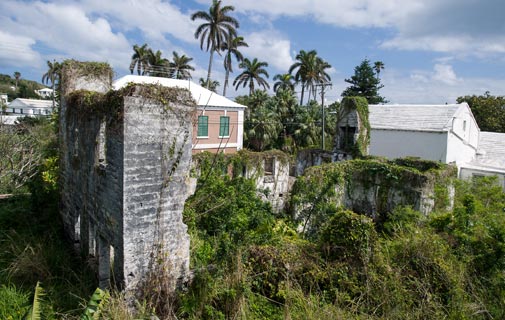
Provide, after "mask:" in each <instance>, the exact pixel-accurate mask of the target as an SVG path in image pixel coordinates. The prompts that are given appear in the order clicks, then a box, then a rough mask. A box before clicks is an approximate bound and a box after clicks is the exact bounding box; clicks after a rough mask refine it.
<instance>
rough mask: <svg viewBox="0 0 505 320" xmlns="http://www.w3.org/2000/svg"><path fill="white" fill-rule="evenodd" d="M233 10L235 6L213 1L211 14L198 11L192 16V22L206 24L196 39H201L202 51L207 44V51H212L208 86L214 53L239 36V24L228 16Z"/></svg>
mask: <svg viewBox="0 0 505 320" xmlns="http://www.w3.org/2000/svg"><path fill="white" fill-rule="evenodd" d="M233 10H235V7H233V6H221V1H220V0H212V5H211V6H210V8H209V12H206V11H197V12H195V13H193V14H192V15H191V20H192V21H195V20H196V19H201V20H204V23H202V24H201V25H199V26H198V28H196V31H195V38H196V39H198V38H200V49H202V50H203V47H204V43H206V45H205V47H206V49H205V50H206V51H210V57H209V69H208V72H207V84H210V74H211V70H212V58H213V56H214V52H216V51H219V50H220V49H221V48H222V44H223V43H224V42H226V41H227V40H229V39H232V38H234V37H236V36H237V31H236V29H238V28H239V23H238V21H237V20H236V19H235V18H233V17H231V16H229V15H228V14H229V13H230V12H231V11H233Z"/></svg>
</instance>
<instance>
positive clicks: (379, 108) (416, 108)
mask: <svg viewBox="0 0 505 320" xmlns="http://www.w3.org/2000/svg"><path fill="white" fill-rule="evenodd" d="M462 108H463V109H464V108H469V107H468V105H467V104H466V103H461V104H441V105H414V104H404V105H387V104H386V105H369V106H368V109H369V111H370V113H369V121H370V127H371V128H372V129H385V130H407V131H434V132H441V131H447V130H448V129H450V128H451V121H452V118H453V117H454V116H455V114H456V113H457V112H458V110H461V109H462Z"/></svg>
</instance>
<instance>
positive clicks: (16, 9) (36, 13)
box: [0, 1, 130, 66]
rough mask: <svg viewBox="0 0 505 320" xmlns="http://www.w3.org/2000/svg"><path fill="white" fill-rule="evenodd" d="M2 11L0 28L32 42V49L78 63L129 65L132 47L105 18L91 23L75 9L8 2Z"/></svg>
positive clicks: (52, 4)
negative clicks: (62, 56)
mask: <svg viewBox="0 0 505 320" xmlns="http://www.w3.org/2000/svg"><path fill="white" fill-rule="evenodd" d="M0 9H1V10H2V12H4V13H6V15H5V16H3V17H1V19H0V21H1V22H0V27H1V28H2V29H3V30H9V31H10V32H11V33H14V32H15V34H16V36H17V37H20V38H30V39H33V43H32V45H36V46H37V47H38V48H41V47H42V48H46V50H47V49H48V48H49V49H51V51H54V50H56V51H58V52H60V53H61V54H63V55H67V56H68V57H72V58H76V59H82V60H94V61H104V60H106V61H107V62H109V63H111V64H112V65H113V66H124V65H127V64H128V62H129V54H128V52H129V50H130V45H129V44H128V41H127V40H126V38H125V36H124V35H123V34H121V33H117V32H113V31H112V29H111V26H110V24H109V23H108V21H107V20H105V19H104V18H101V17H98V18H95V19H91V18H90V17H88V16H87V15H86V14H85V13H84V12H83V11H82V10H81V9H79V8H78V7H76V6H72V5H62V4H54V3H43V2H34V3H25V2H13V1H5V2H3V3H2V4H0ZM11 17H14V18H11ZM38 59H41V57H38ZM32 62H33V63H35V62H34V61H32ZM39 63H40V62H39Z"/></svg>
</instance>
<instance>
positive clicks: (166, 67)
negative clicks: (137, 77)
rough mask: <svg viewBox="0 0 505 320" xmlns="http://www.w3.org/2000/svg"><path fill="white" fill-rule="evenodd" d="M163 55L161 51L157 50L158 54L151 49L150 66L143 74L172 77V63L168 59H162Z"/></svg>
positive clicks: (149, 54) (149, 55) (148, 58)
mask: <svg viewBox="0 0 505 320" xmlns="http://www.w3.org/2000/svg"><path fill="white" fill-rule="evenodd" d="M161 54H162V53H161V51H160V50H157V51H156V52H153V51H152V50H151V49H149V50H148V54H147V63H148V66H147V68H146V69H145V70H144V73H143V74H148V75H150V76H153V77H164V78H171V77H172V73H171V72H170V61H168V59H166V58H162V57H161Z"/></svg>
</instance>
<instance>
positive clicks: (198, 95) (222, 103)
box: [112, 75, 246, 109]
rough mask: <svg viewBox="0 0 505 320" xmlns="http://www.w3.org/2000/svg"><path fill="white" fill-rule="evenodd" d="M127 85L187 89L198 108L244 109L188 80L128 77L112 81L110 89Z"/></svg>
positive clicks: (242, 106)
mask: <svg viewBox="0 0 505 320" xmlns="http://www.w3.org/2000/svg"><path fill="white" fill-rule="evenodd" d="M129 83H145V84H160V85H162V86H166V87H177V88H183V89H188V90H189V91H190V92H191V95H192V96H193V99H195V101H196V104H197V105H198V106H200V107H205V106H206V107H220V108H223V107H224V108H241V109H243V108H246V106H244V105H241V104H238V103H236V102H234V101H232V100H230V99H228V98H226V97H223V96H221V95H219V94H217V93H215V92H212V91H210V90H208V89H206V88H204V87H202V86H200V85H198V84H196V83H194V82H192V81H190V80H179V79H171V78H160V77H148V76H135V75H128V76H124V77H121V78H119V79H117V80H116V81H114V83H113V84H112V87H113V88H114V90H118V89H121V88H123V87H125V86H127V85H128V84H129Z"/></svg>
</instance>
